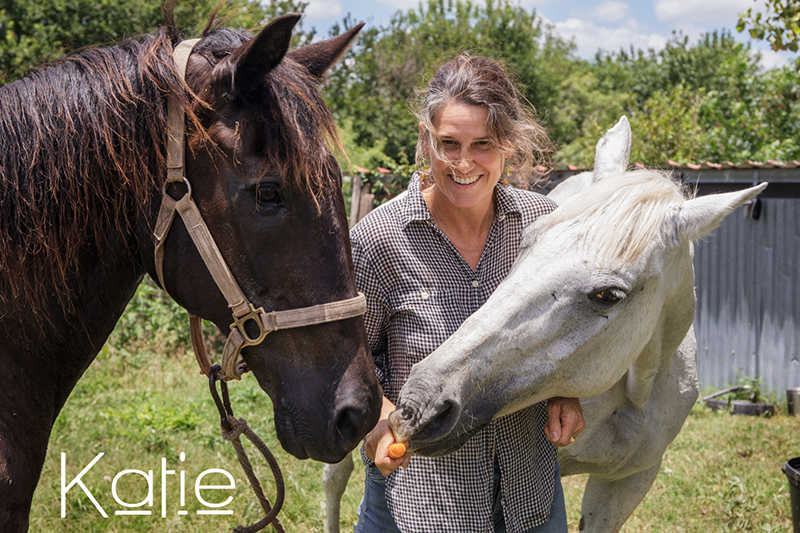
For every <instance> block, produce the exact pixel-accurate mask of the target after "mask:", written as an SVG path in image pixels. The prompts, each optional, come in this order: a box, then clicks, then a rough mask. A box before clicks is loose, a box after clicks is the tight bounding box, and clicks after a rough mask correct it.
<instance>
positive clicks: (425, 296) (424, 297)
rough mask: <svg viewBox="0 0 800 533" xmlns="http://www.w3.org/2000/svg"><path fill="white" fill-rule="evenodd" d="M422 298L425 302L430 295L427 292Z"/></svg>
mask: <svg viewBox="0 0 800 533" xmlns="http://www.w3.org/2000/svg"><path fill="white" fill-rule="evenodd" d="M421 296H422V299H423V300H427V299H428V296H429V295H428V293H427V292H423V293H422V295H421Z"/></svg>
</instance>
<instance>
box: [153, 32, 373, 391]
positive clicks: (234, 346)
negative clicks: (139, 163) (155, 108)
mask: <svg viewBox="0 0 800 533" xmlns="http://www.w3.org/2000/svg"><path fill="white" fill-rule="evenodd" d="M198 41H199V39H191V40H187V41H183V42H181V43H180V44H179V45H178V46H177V47H176V48H175V51H174V59H175V63H176V65H177V66H178V72H179V73H180V75H181V76H182V77H184V78H185V75H186V66H187V63H188V61H189V55H190V54H191V52H192V48H193V47H194V45H195V44H196V43H197V42H198ZM167 105H168V118H169V133H168V139H167V179H166V181H165V182H164V187H163V195H162V200H161V209H160V211H159V213H158V219H157V220H156V226H155V230H154V232H153V236H154V238H155V263H156V275H157V276H158V281H159V283H160V284H161V287H162V288H163V289H164V290H165V291H166V290H167V288H166V285H165V283H164V243H165V242H166V239H167V235H168V233H169V229H170V227H171V226H172V222H173V221H174V220H175V215H176V213H177V214H178V215H180V217H181V219H182V220H183V224H184V226H185V227H186V229H187V231H188V232H189V235H190V236H191V238H192V241H193V242H194V244H195V246H196V247H197V250H198V251H199V252H200V255H201V256H202V258H203V261H204V262H205V264H206V268H208V270H209V272H210V273H211V276H212V277H213V278H214V281H215V282H216V284H217V287H219V289H220V291H221V292H222V295H223V296H224V297H225V300H226V301H227V302H228V307H229V308H230V309H231V312H232V314H233V323H232V324H231V326H230V329H231V332H230V334H229V335H228V338H227V340H226V341H225V347H224V349H223V352H222V361H221V367H222V378H223V379H224V380H226V381H228V380H231V379H241V375H242V374H243V373H244V372H247V365H246V363H244V361H241V360H239V356H240V353H241V350H242V348H244V347H246V346H255V345H257V344H260V343H261V342H262V341H263V340H264V338H265V337H266V336H267V335H268V334H269V333H271V332H273V331H277V330H279V329H288V328H298V327H302V326H310V325H315V324H323V323H326V322H334V321H337V320H344V319H347V318H354V317H357V316H361V315H363V314H364V313H365V312H366V309H367V304H366V298H365V297H364V295H363V294H362V293H360V292H359V293H358V296H356V297H355V298H349V299H347V300H340V301H336V302H330V303H324V304H320V305H315V306H312V307H303V308H300V309H291V310H287V311H271V312H266V311H264V308H263V307H259V308H256V307H255V306H254V305H253V304H252V303H251V302H250V301H249V300H248V299H247V297H246V296H245V295H244V293H243V292H242V290H241V288H240V287H239V284H238V283H236V280H235V279H234V277H233V274H231V271H230V269H229V268H228V265H227V264H226V263H225V260H224V259H223V257H222V254H221V253H220V251H219V248H218V247H217V245H216V243H215V242H214V238H213V237H212V236H211V232H210V231H209V230H208V226H206V223H205V222H204V221H203V217H202V216H201V214H200V211H199V209H198V208H197V204H195V202H194V200H193V199H192V186H191V184H190V183H189V180H188V179H187V178H186V172H185V168H184V160H185V153H184V146H185V113H184V110H183V107H182V106H181V104H180V102H178V101H176V99H175V98H170V99H169V102H168V104H167ZM172 183H183V184H184V185H185V186H186V192H185V194H184V195H183V196H182V197H181V198H180V199H178V200H175V199H174V198H172V197H171V196H170V195H169V194H168V193H167V188H168V187H169V185H170V184H172ZM189 316H190V319H191V330H192V346H193V348H194V352H195V357H196V358H197V362H198V364H199V365H200V369H201V371H202V372H203V373H204V374H205V375H206V376H208V375H209V371H210V368H211V366H212V365H211V360H210V358H209V356H208V354H207V352H206V349H205V340H204V339H203V331H202V319H200V317H197V316H194V315H192V314H190V315H189ZM248 323H250V324H253V325H254V326H255V328H257V329H258V334H257V335H250V334H249V333H248V332H247V330H246V328H245V324H248Z"/></svg>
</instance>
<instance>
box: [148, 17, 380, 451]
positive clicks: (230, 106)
mask: <svg viewBox="0 0 800 533" xmlns="http://www.w3.org/2000/svg"><path fill="white" fill-rule="evenodd" d="M298 20H299V15H287V16H284V17H281V18H278V19H275V20H273V21H272V22H271V23H270V24H269V25H267V26H266V27H265V28H264V29H263V30H262V31H261V32H260V33H259V34H258V35H256V36H255V37H253V36H251V35H249V34H247V33H245V32H240V31H234V30H230V29H226V28H217V29H214V30H211V31H208V32H207V33H206V34H205V35H204V36H203V37H202V39H201V40H200V41H199V42H198V43H197V44H196V45H195V47H194V49H193V51H192V54H191V56H190V57H189V61H188V66H187V71H186V83H187V84H188V87H189V88H190V90H191V92H192V93H193V97H192V98H190V101H191V102H192V103H191V105H192V108H191V109H190V111H191V113H190V117H192V120H189V121H188V122H187V149H186V177H187V179H188V181H189V182H190V184H191V188H192V197H193V199H194V201H195V202H196V204H197V206H198V209H199V211H200V213H201V215H202V217H203V219H204V221H205V223H206V224H207V226H208V228H209V231H210V233H211V236H212V237H213V239H214V241H215V242H216V244H217V247H218V248H219V250H220V252H221V255H222V258H223V259H224V261H225V263H227V265H228V267H229V268H230V271H231V273H232V275H233V278H234V279H235V280H236V282H237V283H238V285H239V287H240V288H241V291H242V292H243V293H244V295H245V296H246V298H247V299H248V300H249V301H250V302H251V303H253V304H254V306H255V307H256V308H258V307H263V308H264V310H266V311H267V312H269V311H282V310H289V309H298V308H305V307H310V306H314V305H318V304H323V303H328V302H334V301H340V300H346V299H350V298H353V297H355V296H356V295H357V293H356V287H355V279H354V275H353V266H352V259H351V257H350V242H349V239H348V226H347V220H346V215H345V208H344V200H343V197H342V192H341V184H342V177H341V173H340V171H339V167H338V164H337V162H336V160H335V159H334V157H333V155H332V152H331V147H332V146H333V147H336V146H337V145H339V141H338V137H337V134H336V128H335V125H334V123H333V119H332V117H331V115H330V112H329V111H328V110H327V108H326V107H325V104H324V102H323V99H322V97H321V96H320V94H319V89H318V85H319V82H320V80H321V78H322V76H323V74H324V72H325V71H326V70H327V69H328V68H329V67H330V66H331V65H332V64H333V63H334V62H335V61H336V60H337V59H338V58H339V57H340V56H342V55H343V54H344V53H345V51H346V50H347V48H348V46H349V45H350V43H351V42H352V41H353V40H354V39H355V38H356V35H357V34H358V31H359V30H360V26H358V27H356V28H353V29H352V30H351V31H349V32H347V33H345V34H343V35H341V36H339V37H337V38H334V39H330V40H327V41H320V42H317V43H315V44H311V45H308V46H305V47H302V48H299V49H297V50H294V51H292V52H289V51H288V48H289V42H290V39H291V34H292V29H293V27H294V25H295V24H296V23H297V21H298ZM144 261H145V264H146V265H148V269H149V270H150V272H151V274H153V277H156V276H155V275H154V272H153V259H152V257H146V258H144ZM163 283H164V285H165V287H164V288H165V289H166V290H167V291H168V292H169V293H170V295H171V296H172V297H173V298H175V300H176V301H178V303H180V304H181V305H182V306H183V307H185V308H186V309H187V310H189V311H190V312H191V313H193V314H196V315H198V316H200V317H203V318H205V319H207V320H210V321H212V322H214V324H216V325H217V326H218V327H219V329H220V330H221V331H223V332H225V333H226V334H227V333H228V332H229V326H230V324H231V322H232V317H231V310H230V309H229V308H228V304H227V303H226V300H225V299H224V298H223V295H222V294H221V292H220V290H219V289H218V288H217V285H216V284H215V282H214V280H213V279H212V275H211V274H210V273H209V271H208V269H207V268H206V266H205V264H204V262H203V260H202V259H201V255H200V254H199V252H198V251H197V248H196V246H195V245H194V244H193V242H192V239H191V237H190V235H189V232H188V231H187V229H186V227H185V225H184V224H183V223H182V222H180V221H177V220H176V222H175V223H174V224H173V228H172V229H171V230H170V233H169V235H168V238H167V240H166V241H165V245H164V262H163ZM242 357H243V358H244V360H245V362H246V363H247V365H248V367H249V368H250V369H251V370H252V371H253V373H254V374H255V376H256V378H257V379H258V382H259V384H260V385H261V387H262V388H263V389H264V391H266V392H267V393H268V394H269V396H270V397H271V398H272V401H273V404H274V409H275V424H276V427H277V432H278V437H279V439H280V441H281V444H282V445H283V447H284V448H285V449H286V450H287V451H288V452H290V453H292V454H293V455H295V456H297V457H299V458H306V457H311V458H313V459H317V460H321V461H327V462H335V461H339V460H341V458H342V457H344V455H345V454H347V453H348V452H349V451H350V450H351V449H352V448H354V447H355V446H356V445H357V443H358V442H359V441H360V440H361V439H362V438H363V436H364V435H365V434H366V433H367V432H368V431H369V430H370V429H372V427H373V426H374V424H375V423H376V422H377V419H378V415H379V411H380V404H381V390H380V386H379V385H378V383H377V380H376V377H375V370H374V366H373V363H372V359H371V357H370V353H369V349H368V345H367V338H366V331H365V329H364V324H363V318H362V317H360V316H358V317H355V318H349V319H345V320H338V321H334V322H329V323H324V324H319V325H312V326H305V327H300V328H294V329H287V330H279V331H275V332H272V333H270V334H269V335H267V337H266V338H265V339H264V340H263V342H261V343H260V344H258V345H253V346H248V347H245V348H244V349H243V350H242Z"/></svg>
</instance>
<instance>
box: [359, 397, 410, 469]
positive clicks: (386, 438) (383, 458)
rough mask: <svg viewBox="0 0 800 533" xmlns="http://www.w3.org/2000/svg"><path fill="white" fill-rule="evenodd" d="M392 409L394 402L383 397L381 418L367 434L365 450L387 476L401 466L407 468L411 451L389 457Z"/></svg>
mask: <svg viewBox="0 0 800 533" xmlns="http://www.w3.org/2000/svg"><path fill="white" fill-rule="evenodd" d="M392 411H394V404H393V403H392V402H390V401H389V400H387V399H386V398H384V399H383V406H382V407H381V419H380V420H379V421H378V423H377V424H376V425H375V428H374V429H373V430H372V431H370V432H369V435H367V441H366V446H365V447H364V448H365V451H366V453H367V457H369V458H370V459H371V460H372V461H374V462H375V466H377V467H378V470H380V471H381V474H383V475H384V476H388V475H389V474H391V473H392V472H394V471H395V470H397V469H398V468H400V467H401V466H402V467H403V468H408V463H409V461H411V455H413V454H412V453H411V452H406V454H405V455H403V456H402V457H400V458H399V459H392V458H391V457H389V446H391V445H392V444H394V442H395V440H394V433H393V432H392V428H390V427H389V421H388V418H389V413H391V412H392Z"/></svg>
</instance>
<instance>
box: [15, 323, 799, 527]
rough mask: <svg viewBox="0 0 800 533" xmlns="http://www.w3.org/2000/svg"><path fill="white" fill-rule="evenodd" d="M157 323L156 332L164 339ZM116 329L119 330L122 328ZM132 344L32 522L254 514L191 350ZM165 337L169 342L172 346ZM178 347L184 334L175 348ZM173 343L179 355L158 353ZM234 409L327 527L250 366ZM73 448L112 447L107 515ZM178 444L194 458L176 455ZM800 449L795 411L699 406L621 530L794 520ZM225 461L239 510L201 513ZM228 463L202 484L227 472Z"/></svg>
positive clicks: (81, 394)
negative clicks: (756, 414) (197, 490)
mask: <svg viewBox="0 0 800 533" xmlns="http://www.w3.org/2000/svg"><path fill="white" fill-rule="evenodd" d="M157 330H158V328H155V331H154V332H153V334H152V335H151V336H150V337H149V338H150V339H159V338H161V337H159V335H157V334H156V333H157ZM115 335H116V334H115ZM120 338H126V339H127V340H128V343H127V344H126V345H125V348H124V349H122V348H119V349H116V350H114V349H111V348H109V347H108V346H107V347H106V348H104V349H103V351H102V352H101V354H100V356H99V357H98V358H97V359H96V360H95V362H94V363H93V364H92V365H91V367H90V368H89V369H88V371H87V372H86V374H85V375H84V377H83V379H82V380H81V381H80V382H79V384H78V386H77V387H76V389H75V391H74V392H73V394H72V396H71V397H70V399H69V401H68V402H67V404H66V406H65V407H64V410H63V411H62V413H61V415H60V416H59V418H58V420H57V421H56V424H55V427H54V428H53V433H52V436H51V439H50V445H49V450H48V455H47V459H46V461H45V465H44V470H43V472H42V477H41V480H40V483H39V487H38V489H37V492H36V495H35V497H34V502H33V509H32V513H31V529H30V530H31V531H33V532H46V533H57V532H70V533H84V532H86V533H88V532H107V531H109V532H170V533H171V532H175V533H179V532H192V533H204V532H212V531H213V532H220V531H230V530H231V529H232V528H233V527H234V526H236V525H238V524H251V523H253V522H255V521H256V520H258V519H259V518H260V517H261V515H260V514H259V512H258V511H259V508H258V504H257V502H256V500H255V498H254V496H253V495H252V494H251V492H250V488H249V486H248V484H247V481H246V478H245V477H244V474H243V473H242V471H241V469H240V467H239V465H238V463H237V461H236V457H235V453H234V451H233V448H232V447H231V446H230V444H229V443H227V442H225V441H223V440H222V438H221V437H220V431H219V426H218V415H217V413H216V409H215V407H214V405H213V402H212V400H211V398H210V396H209V394H208V387H207V382H206V380H205V379H204V378H203V377H202V376H200V375H199V373H198V370H197V367H196V364H195V362H194V358H193V357H192V356H191V355H190V354H189V353H187V352H186V349H185V347H183V344H182V342H178V343H177V344H175V343H172V344H170V343H167V344H166V345H165V344H164V343H163V339H162V340H161V341H158V342H157V343H156V344H157V346H156V347H155V348H154V347H153V343H151V342H144V341H140V342H131V341H130V339H128V338H127V337H124V336H121V335H116V336H115V337H112V342H113V341H114V339H116V340H117V341H118V340H119V339H120ZM164 346H166V348H164ZM176 346H177V347H176ZM154 352H158V353H159V354H160V353H164V352H167V353H169V354H171V355H169V356H166V355H156V354H155V353H154ZM230 390H231V397H232V403H233V406H234V410H235V411H236V414H237V416H240V417H244V418H246V419H247V420H248V422H249V424H250V426H251V427H252V428H253V429H254V430H255V431H256V433H257V434H258V435H259V436H260V437H261V438H262V439H264V441H265V442H266V443H267V445H268V446H269V447H270V448H271V449H272V450H273V452H274V453H275V455H276V457H277V459H278V461H279V463H280V465H281V467H282V469H283V474H284V477H285V482H286V487H287V494H286V503H285V505H284V507H283V510H282V511H281V515H280V517H281V520H282V521H283V524H284V526H285V527H286V529H287V531H290V532H295V533H299V532H321V531H323V520H324V513H325V509H324V494H323V491H322V483H321V478H322V465H321V464H320V463H315V462H312V461H299V460H297V459H295V458H293V457H291V456H289V455H288V454H286V453H285V452H283V450H281V449H280V446H279V444H278V442H277V438H276V437H275V432H274V428H273V420H272V407H271V404H270V401H269V398H267V396H266V395H265V394H264V393H263V392H262V391H261V390H260V389H259V388H258V385H257V383H256V380H255V379H254V378H253V377H252V376H247V377H245V379H243V380H242V381H241V382H235V383H233V384H231V386H230ZM245 446H246V448H247V449H248V452H251V451H252V453H251V454H250V456H251V460H252V461H253V462H254V464H255V465H256V466H257V470H258V473H259V475H260V478H261V479H262V483H264V485H265V489H266V492H267V495H268V496H269V497H270V498H271V499H274V493H275V492H274V485H273V482H272V479H271V477H270V473H269V468H268V467H267V466H266V464H265V463H264V461H263V460H261V458H260V457H258V456H257V455H256V453H257V452H255V451H254V450H253V449H252V447H249V443H246V445H245ZM62 452H63V453H65V454H66V461H67V468H66V481H67V483H69V482H70V481H71V480H72V479H73V478H74V477H75V476H77V474H78V472H80V470H81V469H83V468H84V467H85V466H86V465H88V464H89V463H90V462H91V461H92V460H93V459H94V458H95V457H96V455H97V454H98V453H100V452H103V453H104V454H105V455H104V456H103V457H102V458H101V459H100V460H99V461H98V462H97V463H96V464H95V466H94V467H93V468H92V469H91V470H90V471H89V472H88V473H87V474H86V475H85V476H84V477H83V482H84V484H85V485H86V486H87V487H88V488H89V490H90V491H91V492H92V494H93V495H94V496H95V497H96V498H97V500H98V501H99V503H100V505H101V506H102V507H103V508H104V510H105V511H106V512H107V513H108V514H109V515H110V516H109V518H103V517H102V516H101V515H100V513H99V512H98V511H97V510H96V509H95V507H94V505H93V504H92V502H91V501H90V500H89V498H88V497H87V496H85V495H84V494H83V492H82V490H81V489H80V488H79V487H78V486H75V487H73V488H72V489H71V490H70V491H69V492H68V493H67V495H66V498H65V501H66V513H65V514H66V516H65V517H64V518H61V516H60V514H61V453H62ZM181 452H183V453H184V454H185V461H183V462H181V461H180V459H179V457H180V454H181ZM797 456H800V418H792V417H788V416H785V415H784V414H782V413H780V412H779V414H778V415H777V416H775V417H774V418H772V419H764V418H752V417H742V416H730V415H726V414H716V413H712V412H710V411H709V410H708V409H706V408H705V407H701V406H699V405H698V406H696V407H695V409H694V410H693V411H692V414H691V416H690V417H689V419H688V420H687V421H686V423H685V426H684V429H683V431H682V432H681V433H680V434H679V435H678V437H677V439H676V440H675V442H673V444H672V445H671V446H670V448H669V449H668V450H667V453H666V455H665V457H664V463H663V466H662V469H661V472H660V473H659V475H658V478H657V479H656V481H655V483H654V485H653V488H652V489H651V490H650V493H649V494H648V495H647V497H646V498H645V500H644V502H643V503H642V504H641V505H640V506H639V508H638V509H637V510H636V512H635V513H634V515H633V516H632V517H631V518H630V519H629V520H628V522H627V524H626V525H625V528H624V529H623V531H626V532H639V531H654V532H667V531H668V532H672V531H675V532H703V533H707V532H715V531H719V532H725V531H758V532H762V531H786V532H789V531H791V514H790V507H789V485H788V481H787V479H786V476H784V474H783V473H782V472H781V471H780V467H781V466H782V465H783V464H784V463H785V462H786V461H787V460H788V459H790V458H792V457H797ZM162 458H165V459H166V463H167V468H168V469H170V470H175V471H176V472H178V474H176V475H170V476H168V478H167V497H166V501H167V518H162V517H161V459H162ZM211 468H218V469H223V470H226V471H227V472H229V473H230V474H231V475H232V476H233V477H234V478H235V483H236V488H235V490H219V491H213V490H211V491H206V492H205V493H204V497H205V498H206V499H207V500H208V501H211V502H220V501H223V500H225V499H226V498H228V497H229V496H232V497H233V500H232V502H231V503H230V505H228V506H227V507H226V508H228V509H232V510H233V511H234V514H233V515H232V516H200V515H197V514H196V511H197V510H200V509H204V507H203V506H202V505H201V504H200V503H199V502H198V500H197V498H196V497H195V494H194V483H195V478H196V477H197V476H198V475H199V474H200V473H201V472H203V471H204V470H207V469H211ZM128 469H136V470H141V471H143V472H148V471H149V470H152V471H153V483H152V485H153V506H152V507H147V506H145V507H143V508H142V509H147V510H152V511H153V514H152V515H151V516H116V515H115V514H114V511H116V510H120V509H123V508H122V507H121V506H120V505H118V504H117V503H116V502H115V501H114V498H113V496H112V491H111V487H112V482H113V479H114V477H115V476H116V475H117V474H118V473H119V472H121V471H123V470H128ZM181 470H183V471H184V472H185V476H186V489H185V506H184V507H183V509H185V510H187V511H188V514H187V515H185V516H178V515H177V511H178V509H180V508H181V507H180V505H179V504H180V481H179V476H180V471H181ZM363 477H364V474H363V469H362V468H361V466H360V460H357V463H356V469H355V473H354V474H353V476H352V477H351V479H350V484H349V485H348V489H347V491H346V492H345V496H344V501H343V506H342V531H345V532H346V531H351V530H352V528H351V526H352V524H353V523H354V522H355V520H356V508H357V506H358V502H359V501H360V499H361V487H362V486H363ZM584 481H585V477H581V476H575V477H570V478H564V487H565V493H566V499H567V511H568V516H569V519H570V524H569V528H570V531H571V532H573V531H578V520H579V519H580V497H581V493H582V487H583V483H584ZM225 483H226V480H225V478H224V477H223V476H222V475H220V474H214V475H209V476H208V477H207V478H205V479H204V484H225ZM147 490H148V484H147V482H146V481H145V478H143V477H142V476H141V475H138V474H127V475H124V476H122V477H121V478H120V479H119V480H118V483H117V494H118V496H119V497H120V499H121V500H122V501H125V502H127V503H136V502H140V501H142V500H143V499H145V497H146V496H147Z"/></svg>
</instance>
